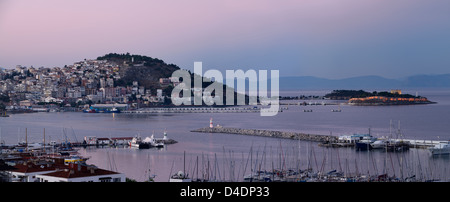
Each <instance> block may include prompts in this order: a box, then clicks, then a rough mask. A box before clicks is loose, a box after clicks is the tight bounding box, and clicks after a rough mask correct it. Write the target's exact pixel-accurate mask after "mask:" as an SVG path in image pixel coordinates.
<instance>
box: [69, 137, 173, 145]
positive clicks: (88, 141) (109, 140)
mask: <svg viewBox="0 0 450 202" xmlns="http://www.w3.org/2000/svg"><path fill="white" fill-rule="evenodd" d="M132 139H133V137H99V138H97V137H95V136H86V137H84V141H83V142H75V143H71V144H72V146H75V147H82V146H123V145H129V143H130V142H131V140H132ZM155 141H156V142H157V143H160V142H162V143H164V144H175V143H177V141H175V140H173V139H169V138H167V139H164V138H155Z"/></svg>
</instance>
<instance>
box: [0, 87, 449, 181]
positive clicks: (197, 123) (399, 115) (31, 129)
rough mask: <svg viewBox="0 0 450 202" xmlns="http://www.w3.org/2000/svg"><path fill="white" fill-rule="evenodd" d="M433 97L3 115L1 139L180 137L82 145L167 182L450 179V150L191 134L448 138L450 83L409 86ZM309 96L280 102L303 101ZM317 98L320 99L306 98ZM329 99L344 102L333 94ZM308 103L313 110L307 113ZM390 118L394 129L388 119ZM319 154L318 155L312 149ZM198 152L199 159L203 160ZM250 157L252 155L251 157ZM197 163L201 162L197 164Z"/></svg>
mask: <svg viewBox="0 0 450 202" xmlns="http://www.w3.org/2000/svg"><path fill="white" fill-rule="evenodd" d="M328 92H330V91H329V90H323V91H284V92H281V93H280V94H281V95H282V96H297V95H324V94H326V93H328ZM416 92H418V94H419V95H421V96H425V97H428V98H429V99H430V100H431V101H435V102H438V103H437V104H430V105H411V106H374V107H371V106H364V107H362V106H347V105H341V106H340V108H341V110H342V112H340V113H335V112H331V110H332V109H337V108H338V106H337V105H325V106H322V105H318V106H297V105H289V106H288V107H289V109H288V110H284V111H283V112H281V113H278V115H276V116H274V117H262V116H260V115H259V113H183V114H114V115H113V114H87V113H76V112H57V113H32V114H14V115H11V116H10V117H8V118H1V119H0V127H1V139H2V140H3V141H5V142H6V144H15V143H17V142H18V141H21V140H24V139H25V130H27V134H28V142H42V139H43V131H44V128H45V133H46V142H49V141H51V140H55V141H61V140H64V139H65V138H68V139H69V140H70V141H82V140H83V138H84V137H85V136H96V137H132V136H135V135H140V136H142V137H146V136H150V135H152V134H154V135H155V137H159V138H162V136H163V131H164V130H167V134H168V136H169V138H171V139H174V140H176V141H178V143H176V144H173V145H166V146H165V147H164V148H163V149H145V150H138V149H132V148H123V147H122V148H120V147H119V148H95V147H88V148H86V149H84V148H81V149H80V150H79V153H80V155H82V156H85V157H90V159H89V160H88V163H90V164H95V165H97V166H98V167H101V168H106V169H110V170H116V171H118V172H122V173H125V174H126V176H127V177H128V178H131V179H135V180H137V181H145V180H146V179H147V178H148V176H149V175H150V174H155V175H156V178H155V180H156V181H168V180H169V177H170V175H171V173H175V172H177V171H180V170H184V171H185V172H186V173H188V174H189V176H191V177H193V178H196V177H197V173H198V175H199V177H201V175H202V173H206V171H207V170H208V171H209V175H208V176H209V178H210V179H214V178H215V179H225V180H233V181H241V180H242V178H243V175H246V174H249V173H250V170H251V169H253V170H259V169H263V170H264V169H267V170H269V169H272V168H300V169H306V168H307V167H312V168H313V169H314V170H322V171H324V172H327V171H330V170H333V169H337V170H338V171H339V170H342V171H345V172H350V173H356V172H358V173H369V174H381V173H383V171H386V172H388V173H390V174H391V175H393V174H395V175H396V176H401V175H403V176H407V175H408V176H410V175H416V176H423V177H424V178H427V179H444V180H446V181H447V180H449V179H450V167H449V165H450V160H449V158H448V157H444V156H443V157H438V158H436V157H431V156H430V155H429V154H428V152H427V151H426V150H424V149H410V150H409V151H407V152H404V153H399V154H396V153H388V154H386V153H385V152H380V151H374V152H356V151H354V149H352V148H324V147H318V146H317V143H311V142H303V141H296V140H283V139H275V138H264V137H253V136H243V135H233V134H207V133H193V132H190V130H193V129H197V128H201V127H207V126H209V120H210V118H213V122H214V125H217V124H219V125H222V126H224V127H236V128H249V129H267V130H282V131H297V132H304V133H311V134H323V135H329V134H332V135H336V136H339V135H345V134H353V133H368V131H369V128H370V130H371V133H372V135H374V136H379V137H381V136H388V135H389V134H390V131H392V133H393V134H395V133H396V132H398V130H400V132H401V134H402V135H403V137H404V138H406V139H419V140H450V124H449V123H450V89H438V90H407V91H405V93H410V94H415V93H416ZM303 101H305V100H301V101H298V100H290V101H280V102H282V103H298V102H303ZM306 102H312V103H315V102H318V103H321V102H322V100H311V101H310V100H306ZM326 102H338V101H329V100H327V101H326ZM303 109H312V110H313V112H311V113H305V112H303ZM391 122H392V123H393V124H392V130H391V127H390V125H391V124H390V123H391ZM312 154H314V155H312ZM197 159H198V160H197ZM250 159H251V160H252V161H251V162H250ZM197 168H198V169H197Z"/></svg>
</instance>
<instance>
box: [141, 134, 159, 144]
mask: <svg viewBox="0 0 450 202" xmlns="http://www.w3.org/2000/svg"><path fill="white" fill-rule="evenodd" d="M142 142H144V143H146V144H149V145H150V146H151V147H164V143H163V142H156V140H155V137H154V136H153V135H152V136H150V137H146V138H145V139H144V140H143V141H142Z"/></svg>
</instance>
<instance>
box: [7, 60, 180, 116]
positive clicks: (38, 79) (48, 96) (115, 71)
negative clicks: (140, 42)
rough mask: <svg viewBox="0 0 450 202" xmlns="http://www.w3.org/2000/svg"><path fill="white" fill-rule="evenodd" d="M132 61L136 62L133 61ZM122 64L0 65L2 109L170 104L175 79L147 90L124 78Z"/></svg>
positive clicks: (46, 109) (89, 62)
mask: <svg viewBox="0 0 450 202" xmlns="http://www.w3.org/2000/svg"><path fill="white" fill-rule="evenodd" d="M131 62H133V61H131ZM123 65H134V66H139V64H137V65H136V64H133V63H130V64H126V63H125V62H124V63H123V64H117V63H115V62H110V61H108V60H96V59H94V60H86V59H85V60H84V61H80V62H76V63H74V64H73V65H65V66H64V67H54V68H47V67H39V68H35V67H33V66H31V67H25V66H21V65H17V66H16V68H14V69H5V68H0V96H1V97H2V100H0V103H1V104H2V105H3V107H2V108H3V110H8V111H15V110H34V111H39V110H44V111H49V110H72V111H77V110H81V109H83V108H87V107H89V106H90V105H92V104H126V105H127V106H128V107H136V108H137V107H142V106H152V105H156V106H158V105H164V104H167V103H168V102H169V103H170V98H169V99H167V97H166V94H167V95H168V94H169V93H166V92H164V89H166V88H168V87H173V86H174V85H176V84H177V81H176V80H175V79H173V78H160V79H159V86H160V88H158V89H146V88H145V86H143V85H140V83H139V82H138V81H132V82H124V81H123V80H121V74H120V73H119V70H120V68H121V67H122V66H123Z"/></svg>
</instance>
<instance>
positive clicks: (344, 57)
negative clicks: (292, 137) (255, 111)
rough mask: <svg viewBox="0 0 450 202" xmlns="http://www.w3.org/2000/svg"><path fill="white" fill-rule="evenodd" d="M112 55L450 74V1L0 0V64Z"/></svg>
mask: <svg viewBox="0 0 450 202" xmlns="http://www.w3.org/2000/svg"><path fill="white" fill-rule="evenodd" d="M110 52H116V53H126V52H129V53H131V54H140V55H146V56H150V57H156V58H159V59H162V60H164V61H165V62H167V63H173V64H177V65H178V66H180V67H181V68H183V69H190V70H192V69H193V64H194V61H202V62H203V69H204V71H205V70H207V69H219V70H221V71H223V72H225V70H226V69H243V70H246V69H256V70H257V69H268V70H270V69H278V70H280V76H318V77H324V78H347V77H353V76H362V75H378V76H383V77H387V78H399V77H404V76H410V75H415V74H443V73H450V1H449V0H282V1H275V0H271V1H269V0H239V1H235V0H213V1H212V0H95V1H92V0H76V1H75V0H71V1H61V0H36V1H32V0H0V67H3V68H14V67H15V66H16V65H23V66H28V67H29V66H31V65H33V66H34V67H40V66H45V67H55V66H60V67H62V66H64V65H70V64H73V63H74V62H77V61H81V60H83V59H85V58H86V59H95V58H96V57H97V56H102V55H105V54H107V53H110Z"/></svg>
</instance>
